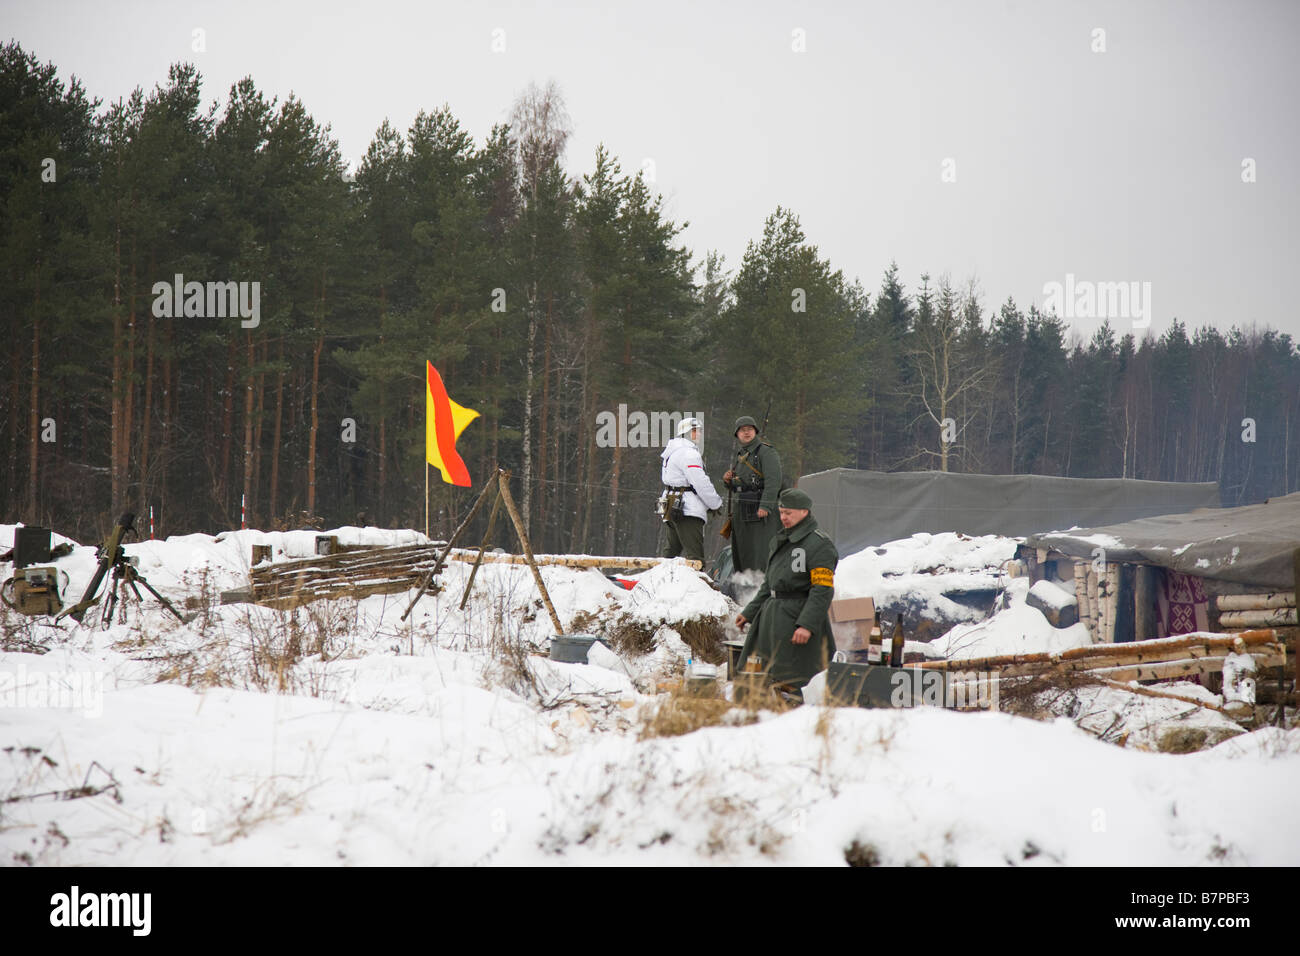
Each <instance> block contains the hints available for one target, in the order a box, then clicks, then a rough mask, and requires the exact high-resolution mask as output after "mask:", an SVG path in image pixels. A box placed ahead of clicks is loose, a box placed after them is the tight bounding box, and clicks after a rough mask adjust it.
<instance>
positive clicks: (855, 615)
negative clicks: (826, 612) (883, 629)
mask: <svg viewBox="0 0 1300 956" xmlns="http://www.w3.org/2000/svg"><path fill="white" fill-rule="evenodd" d="M875 624H876V602H875V601H874V600H872V599H871V598H869V597H868V598H840V599H838V600H835V601H831V633H832V634H834V635H835V649H836V650H839V651H865V650H866V649H867V647H868V645H870V643H871V629H872V628H873V627H875Z"/></svg>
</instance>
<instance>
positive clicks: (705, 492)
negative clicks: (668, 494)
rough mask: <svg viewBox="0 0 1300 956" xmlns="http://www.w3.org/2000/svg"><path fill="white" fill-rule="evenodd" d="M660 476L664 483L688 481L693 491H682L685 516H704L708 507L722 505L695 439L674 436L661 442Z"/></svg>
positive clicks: (705, 518) (703, 519)
mask: <svg viewBox="0 0 1300 956" xmlns="http://www.w3.org/2000/svg"><path fill="white" fill-rule="evenodd" d="M659 457H660V458H661V459H662V461H663V467H662V468H661V469H660V477H661V479H662V480H663V483H664V484H665V485H669V486H672V487H681V486H682V485H690V486H691V488H693V489H694V491H687V492H685V493H684V494H683V495H682V510H683V511H684V512H685V514H686V517H688V518H699V519H700V520H701V521H706V520H708V517H709V511H710V510H711V509H715V508H721V507H722V496H721V495H719V494H718V492H717V490H716V489H714V487H713V482H711V481H709V476H708V475H706V474H705V473H704V459H703V458H701V457H700V450H699V449H698V448H696V447H695V442H693V441H691V440H690V439H689V438H674V439H673V440H672V441H670V442H669V443H668V444H667V445H665V446H664V451H663V454H662V455H660V456H659Z"/></svg>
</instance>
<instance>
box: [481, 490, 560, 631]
mask: <svg viewBox="0 0 1300 956" xmlns="http://www.w3.org/2000/svg"><path fill="white" fill-rule="evenodd" d="M497 480H498V483H499V484H500V486H501V498H502V499H503V500H504V501H505V503H506V511H508V512H509V513H510V520H511V521H512V522H514V525H515V533H516V534H518V535H519V543H520V544H522V545H523V546H524V556H525V557H526V558H528V566H529V567H530V568H532V569H533V580H535V581H536V582H537V590H539V591H541V592H542V602H543V603H544V604H545V605H546V610H547V612H548V613H549V614H550V615H551V623H552V624H554V625H555V634H556V636H557V637H558V636H559V635H561V634H563V633H564V626H563V625H562V624H560V616H559V615H558V614H556V613H555V605H553V604H552V603H551V596H550V594H548V593H547V591H546V584H545V583H543V581H542V572H541V570H539V569H538V567H537V561H536V560H534V558H533V546H532V545H531V544H529V542H528V532H527V531H525V530H524V522H523V520H522V519H521V518H520V517H519V509H517V508H516V507H515V499H514V498H512V497H511V496H510V481H509V476H508V475H507V474H506V473H505V472H504V471H500V472H498V473H497Z"/></svg>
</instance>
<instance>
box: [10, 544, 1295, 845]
mask: <svg viewBox="0 0 1300 956" xmlns="http://www.w3.org/2000/svg"><path fill="white" fill-rule="evenodd" d="M337 533H339V534H340V537H341V539H342V540H344V541H345V542H356V543H363V542H364V543H372V544H381V543H382V544H399V543H400V544H409V543H414V542H415V541H418V540H422V539H421V538H420V536H418V535H415V534H414V533H412V532H389V531H378V530H376V529H365V530H362V529H343V530H342V531H340V532H337ZM11 537H12V527H7V528H6V527H0V549H2V548H4V547H7V541H8V540H9V539H11ZM940 537H941V536H937V535H936V536H933V538H935V539H937V538H940ZM970 540H976V541H979V539H967V541H968V542H969V541H970ZM1005 541H1006V539H994V540H992V541H989V542H983V543H981V544H979V545H977V546H970V545H968V544H966V543H963V544H961V545H960V546H958V545H957V544H956V543H955V539H954V541H953V542H948V544H949V545H951V547H946V546H945V544H944V543H943V542H939V543H937V544H936V543H935V542H934V541H933V540H932V541H931V542H930V545H929V547H930V548H931V550H932V551H934V552H936V554H934V555H926V554H924V553H923V552H924V548H923V547H921V546H919V545H918V543H917V542H915V541H913V540H912V539H909V541H908V542H903V543H894V544H891V545H890V546H887V547H886V548H885V549H884V550H885V552H886V554H885V555H883V556H882V555H880V554H875V553H874V550H873V554H872V556H871V558H865V557H863V556H849V557H847V558H846V559H845V560H844V561H843V562H841V565H840V571H839V573H838V574H837V590H839V591H840V592H841V593H842V594H843V596H854V595H855V594H873V593H878V592H876V591H875V590H874V589H877V588H882V587H909V588H911V593H913V594H916V593H922V594H923V595H925V599H926V600H929V599H930V597H929V595H930V594H931V593H939V589H942V588H943V587H945V586H946V584H947V582H944V581H934V580H930V579H931V578H933V577H942V575H944V574H965V575H986V576H988V575H991V576H992V577H991V578H990V579H993V580H996V579H997V575H996V572H995V571H994V572H991V571H990V570H989V569H990V568H994V569H995V568H996V566H997V565H998V563H1000V562H1001V561H1002V560H1004V558H1005V555H1004V553H1003V552H1004V551H1005V548H1006V545H1005ZM313 542H314V533H312V532H293V533H287V534H284V535H271V534H263V533H260V532H238V533H227V534H225V535H221V536H218V537H216V538H213V537H210V536H206V535H187V536H184V537H177V538H171V539H168V540H167V541H162V542H144V543H140V544H130V545H128V548H127V550H128V552H129V553H136V554H139V555H141V561H140V570H141V571H142V572H143V573H144V574H145V575H146V576H147V577H148V578H149V580H150V581H151V583H153V584H154V585H155V586H156V587H158V588H159V590H160V591H162V592H163V593H164V594H166V595H167V596H168V597H169V598H171V599H173V600H174V601H176V602H177V603H178V604H183V603H184V602H185V601H186V599H191V600H193V599H196V598H199V597H200V595H201V594H203V593H206V594H208V595H211V594H214V593H216V592H217V591H219V590H222V589H228V588H234V587H238V586H240V585H242V584H243V583H245V575H246V573H247V563H248V555H249V553H250V546H251V544H253V543H273V544H275V545H276V556H277V558H278V557H279V555H280V553H281V552H282V551H283V553H285V554H288V555H307V554H310V553H311V552H312V548H313ZM895 544H896V545H897V546H898V548H897V550H898V553H897V554H895V555H892V556H891V555H890V552H893V551H895ZM979 549H985V551H984V553H983V554H980V553H978V551H979ZM936 556H937V557H938V558H939V561H938V562H937V563H935V564H929V561H930V559H931V558H932V557H936ZM883 559H888V560H889V561H890V562H893V565H892V567H893V568H895V569H896V570H897V571H898V572H899V573H896V574H890V575H888V576H886V575H884V574H883V573H875V572H873V571H871V570H870V567H871V562H872V561H874V562H876V566H877V568H879V566H880V563H881V561H882V560H883ZM909 562H910V564H909ZM59 565H60V567H65V568H66V569H67V570H68V571H69V574H70V577H71V579H72V583H71V587H70V588H69V590H68V594H70V595H73V596H74V597H73V599H75V596H79V595H80V592H81V589H82V588H83V587H84V585H85V582H86V581H87V580H88V579H89V577H90V574H91V573H92V571H93V567H94V555H93V548H81V549H78V550H77V552H76V553H75V554H73V555H71V556H69V557H68V558H65V559H64V560H63V561H61V562H59ZM855 566H856V567H857V568H858V570H855ZM930 567H939V568H943V569H946V570H943V571H942V574H941V575H934V576H932V575H928V574H921V573H918V572H923V571H926V570H927V569H928V568H930ZM0 570H3V572H4V575H5V576H6V577H7V576H8V568H7V567H5V568H0ZM873 574H874V577H873ZM467 575H468V565H463V564H457V563H453V564H451V565H450V566H449V567H448V569H447V572H446V575H445V576H444V585H445V588H444V590H443V591H442V592H441V593H440V594H438V595H430V596H428V597H426V598H424V599H423V600H422V601H421V603H420V604H419V605H418V606H417V608H416V610H415V612H414V613H413V614H412V616H411V618H410V619H409V620H408V621H407V622H406V623H402V622H400V621H399V618H400V616H401V613H402V611H403V610H404V609H405V607H406V604H407V601H408V600H409V596H408V595H405V594H396V595H383V596H374V597H370V598H365V599H363V600H361V601H359V602H358V601H338V602H317V603H316V604H313V605H310V606H308V607H306V608H300V609H298V610H297V611H296V612H289V611H278V610H271V609H267V608H261V607H256V606H252V605H230V606H224V607H223V606H219V605H217V606H211V605H209V604H207V603H206V602H200V603H202V604H203V607H202V609H201V612H200V614H199V616H198V617H197V618H196V619H195V620H193V621H191V622H189V623H188V624H185V625H181V624H179V623H178V622H176V621H175V620H174V619H172V618H171V617H170V616H169V615H167V614H166V613H165V612H164V611H162V610H161V608H159V607H157V605H156V604H154V603H153V602H151V601H149V600H146V602H145V605H144V607H143V608H136V607H134V606H132V607H131V608H130V610H129V616H128V620H127V622H126V623H125V624H114V625H113V626H112V627H111V628H110V629H108V630H99V629H97V628H91V627H76V626H73V625H72V624H71V622H68V621H65V622H63V623H61V624H60V625H59V626H57V627H55V626H52V625H50V624H49V623H48V622H45V621H34V620H30V619H26V618H19V617H18V616H17V615H14V614H12V612H8V611H7V609H4V610H5V611H6V613H7V617H6V618H5V619H4V626H3V637H4V641H5V643H4V645H3V646H4V647H6V648H10V650H7V651H5V652H0V800H3V801H5V802H3V803H0V862H3V863H4V864H6V865H15V864H18V865H21V864H27V863H31V864H38V865H85V864H90V865H95V864H126V865H142V864H258V865H278V864H309V865H310V864H455V863H460V864H478V863H483V864H557V863H558V864H589V863H616V864H622V863H651V864H681V865H697V864H699V863H718V864H723V863H760V864H763V863H770V864H843V863H844V862H845V860H846V858H851V859H853V860H855V861H858V862H880V863H886V864H893V863H920V864H933V865H942V864H947V863H956V864H961V865H981V864H993V865H1002V864H1016V865H1054V864H1066V865H1094V864H1159V865H1195V864H1221V863H1227V864H1252V865H1261V864H1290V865H1295V864H1297V863H1300V823H1297V821H1296V818H1295V814H1294V812H1293V809H1292V807H1291V806H1290V804H1291V802H1292V801H1291V794H1293V793H1294V792H1295V788H1296V786H1297V784H1300V730H1288V731H1282V730H1260V731H1256V732H1254V733H1251V734H1239V735H1237V736H1234V737H1232V739H1228V740H1225V741H1224V742H1222V743H1219V744H1218V745H1217V746H1213V747H1211V748H1210V749H1207V750H1202V751H1200V752H1196V753H1189V754H1183V755H1172V754H1161V753H1154V752H1148V751H1145V750H1143V749H1140V748H1142V747H1145V746H1148V745H1149V744H1151V743H1152V742H1153V741H1154V739H1155V738H1154V737H1153V736H1152V735H1153V734H1154V732H1155V731H1154V729H1153V728H1155V727H1157V726H1165V725H1167V723H1168V722H1169V721H1178V720H1179V719H1180V717H1179V715H1180V714H1183V715H1186V720H1187V721H1189V724H1188V726H1200V725H1196V724H1195V722H1196V721H1198V720H1203V719H1204V715H1205V714H1207V713H1209V712H1208V711H1204V710H1199V709H1198V708H1196V707H1195V706H1194V705H1193V706H1188V705H1186V704H1182V703H1179V702H1166V701H1150V700H1148V699H1146V698H1138V697H1135V696H1134V695H1130V694H1127V693H1125V692H1123V691H1120V690H1115V689H1107V688H1088V689H1086V690H1081V691H1078V692H1074V696H1073V697H1071V698H1069V699H1068V700H1067V701H1064V702H1063V703H1062V712H1063V713H1065V714H1066V716H1062V717H1061V718H1059V719H1057V720H1055V721H1035V720H1029V719H1025V718H1021V717H1015V716H1012V715H1010V714H1006V713H993V712H984V713H954V712H949V711H940V710H935V709H929V708H921V709H917V710H912V711H868V710H857V709H847V708H840V709H831V708H821V707H811V706H807V707H803V708H799V709H796V710H794V711H790V712H787V713H783V714H776V713H772V712H763V713H760V714H758V715H757V716H756V719H754V720H753V722H751V723H743V722H742V724H743V725H738V726H714V727H707V728H705V729H702V730H698V731H695V732H693V733H689V734H685V735H683V736H674V737H657V736H647V731H646V728H647V717H648V715H649V714H650V713H651V712H652V711H653V709H654V708H656V707H658V706H660V705H661V704H662V702H663V701H664V699H665V698H664V696H663V695H656V694H655V689H656V685H657V684H658V682H660V681H662V680H664V679H666V678H669V677H672V676H673V675H677V674H680V672H681V668H682V665H683V664H684V662H685V660H686V659H687V658H688V657H690V656H691V655H692V651H691V650H690V649H689V648H688V646H687V644H686V643H685V642H684V641H683V640H682V637H681V630H680V629H685V627H686V626H687V624H688V622H699V621H704V622H712V624H714V625H715V626H722V627H728V626H729V625H728V624H726V623H725V622H727V621H729V619H730V618H731V617H732V616H734V613H735V609H736V608H735V605H734V604H732V603H730V602H729V601H728V600H727V599H726V598H725V597H723V596H722V595H721V594H719V593H718V592H717V591H716V590H714V589H713V588H711V587H710V586H709V584H708V583H707V582H706V581H705V580H703V579H702V578H701V577H700V575H698V574H697V573H696V572H693V571H691V570H690V569H688V568H686V567H685V566H684V565H682V564H680V563H676V564H666V565H662V566H659V567H657V568H655V569H653V570H650V571H646V572H644V573H642V574H639V575H637V580H638V584H637V586H636V587H635V588H633V589H632V590H630V591H629V590H624V589H623V588H621V587H618V586H617V585H614V584H612V583H611V582H609V581H607V580H606V579H605V578H604V577H603V576H602V575H601V574H600V573H599V572H596V571H593V570H581V571H580V570H572V569H566V568H546V569H544V570H543V575H544V578H545V581H546V584H547V587H548V589H549V591H550V593H551V596H552V599H553V600H554V602H555V605H556V609H557V611H558V613H559V615H560V617H561V620H562V621H563V622H564V624H565V626H566V628H569V627H570V626H571V623H572V622H573V621H574V619H575V617H576V618H578V620H579V621H580V622H581V623H582V624H583V627H582V629H583V630H590V631H597V632H603V633H607V634H614V633H620V629H622V631H625V632H629V633H633V634H638V633H639V634H641V635H643V636H646V635H648V636H649V637H650V638H652V639H651V640H650V642H649V646H650V652H649V653H647V654H633V653H624V654H622V655H615V654H613V653H609V652H604V653H600V654H599V655H593V660H596V659H597V657H599V663H594V664H589V665H581V664H559V663H555V662H551V661H549V660H547V659H546V658H545V657H544V656H541V655H543V654H544V653H545V651H546V644H547V638H548V637H549V634H550V626H549V621H548V618H547V615H546V612H545V611H544V610H543V609H542V607H541V603H540V600H539V599H538V595H537V591H536V589H535V586H534V585H533V583H532V579H531V575H530V573H529V571H528V570H527V569H526V568H523V567H516V566H508V565H485V566H484V567H483V568H482V569H480V571H479V575H478V578H477V579H476V582H475V589H474V592H473V593H472V595H471V598H470V600H469V602H468V603H467V606H466V609H465V610H464V611H463V612H462V611H459V610H458V609H457V605H458V604H459V602H460V597H461V590H462V587H463V585H464V582H465V579H466V577H467ZM908 580H910V582H911V583H910V584H906V583H904V582H906V581H908ZM1019 590H1020V589H1019V588H1018V586H1017V585H1016V582H1011V586H1010V589H1009V593H1010V607H1008V608H1007V609H1006V610H1004V611H1002V612H1001V613H999V614H998V615H997V616H996V617H995V618H993V619H991V621H992V623H986V624H985V626H984V627H983V630H982V631H981V630H978V628H979V627H980V625H979V624H978V623H973V624H971V625H967V628H968V629H967V630H966V631H965V632H963V633H957V631H954V632H953V633H952V634H950V635H948V636H946V637H945V638H944V639H943V640H946V641H947V647H948V649H949V650H950V651H951V652H952V653H953V654H955V655H956V654H963V653H964V654H965V656H972V655H973V654H976V653H978V654H979V655H983V654H986V653H1003V652H1004V650H1005V649H1006V648H1008V647H1012V646H1015V647H1018V648H1023V649H1034V650H1044V649H1049V648H1048V647H1045V646H1043V643H1044V642H1045V641H1053V640H1055V641H1063V642H1065V644H1063V645H1061V646H1075V645H1074V644H1072V643H1069V642H1071V641H1075V640H1079V639H1080V638H1079V637H1078V635H1071V634H1070V631H1071V630H1072V629H1067V630H1066V631H1057V632H1054V633H1052V634H1048V633H1047V632H1048V631H1053V629H1052V628H1050V627H1046V630H1043V628H1042V627H1041V626H1040V625H1039V624H1038V622H1037V621H1035V620H1034V619H1033V618H1032V617H1029V615H1037V616H1038V621H1043V619H1042V617H1041V615H1039V614H1038V612H1037V611H1035V610H1033V609H1032V608H1028V607H1026V606H1025V605H1024V603H1023V597H1024V595H1023V593H1018V591H1019ZM93 617H94V612H92V614H91V615H88V616H87V622H88V623H89V622H91V621H92V619H93ZM1043 624H1044V625H1045V621H1043ZM1017 639H1018V640H1019V644H1016V643H1015V641H1016V640H1017ZM1082 640H1084V641H1086V634H1085V635H1083V637H1082ZM32 646H37V647H48V648H49V651H48V653H44V654H35V653H22V652H20V649H26V648H30V647H32ZM1055 646H1056V645H1053V648H1054V647H1055ZM976 647H977V648H978V650H977V651H975V650H969V649H970V648H976ZM967 651H968V652H967ZM1180 692H1181V693H1183V694H1184V695H1185V696H1194V695H1196V694H1197V693H1204V691H1202V690H1201V689H1200V688H1193V687H1192V686H1191V685H1186V686H1184V687H1182V688H1180ZM1198 710H1199V713H1191V712H1192V711H1198ZM1099 737H1100V738H1102V739H1099ZM1120 742H1123V743H1124V744H1125V746H1116V744H1117V743H1120ZM1189 749H1190V748H1189ZM1247 805H1248V806H1250V807H1251V812H1250V813H1241V812H1239V811H1240V807H1242V806H1247Z"/></svg>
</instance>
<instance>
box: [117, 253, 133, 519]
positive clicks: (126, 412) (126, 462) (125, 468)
mask: <svg viewBox="0 0 1300 956" xmlns="http://www.w3.org/2000/svg"><path fill="white" fill-rule="evenodd" d="M135 291H136V274H135V240H134V239H132V240H131V290H130V293H129V295H130V308H129V309H128V310H127V315H128V321H127V327H126V382H125V384H126V396H125V404H124V406H123V408H122V481H123V488H122V490H123V491H124V492H126V491H128V490H129V489H130V487H131V432H132V430H133V428H134V426H135V299H136V295H135ZM114 507H117V506H116V505H114Z"/></svg>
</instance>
